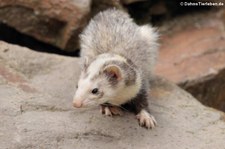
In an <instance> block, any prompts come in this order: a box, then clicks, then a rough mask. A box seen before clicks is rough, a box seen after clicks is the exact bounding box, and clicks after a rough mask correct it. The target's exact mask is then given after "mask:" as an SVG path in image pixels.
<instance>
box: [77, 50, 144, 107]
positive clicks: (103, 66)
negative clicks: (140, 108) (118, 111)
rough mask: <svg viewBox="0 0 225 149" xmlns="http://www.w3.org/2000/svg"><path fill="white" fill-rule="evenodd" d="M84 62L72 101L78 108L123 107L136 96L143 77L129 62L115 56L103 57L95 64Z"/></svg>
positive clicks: (98, 58)
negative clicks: (108, 105)
mask: <svg viewBox="0 0 225 149" xmlns="http://www.w3.org/2000/svg"><path fill="white" fill-rule="evenodd" d="M88 61H89V60H88V59H87V58H85V60H84V63H83V68H82V71H81V75H80V78H79V81H78V84H77V90H76V93H75V95H74V98H73V106H74V107H76V108H81V107H92V106H96V105H100V104H104V103H110V104H112V105H117V106H119V105H121V104H123V103H126V102H127V101H128V100H130V99H132V98H133V97H135V96H136V95H137V93H138V92H139V90H140V86H141V81H140V74H139V73H138V71H137V69H136V68H135V67H134V65H133V64H132V63H131V62H130V61H128V60H127V59H125V58H123V57H121V56H119V55H114V54H101V55H99V56H98V57H97V58H96V59H94V60H93V61H92V62H89V63H90V64H88Z"/></svg>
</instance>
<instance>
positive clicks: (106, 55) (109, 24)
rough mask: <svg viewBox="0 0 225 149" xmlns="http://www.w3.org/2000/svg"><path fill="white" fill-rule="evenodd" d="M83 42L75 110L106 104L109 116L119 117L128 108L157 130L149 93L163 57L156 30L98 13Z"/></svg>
mask: <svg viewBox="0 0 225 149" xmlns="http://www.w3.org/2000/svg"><path fill="white" fill-rule="evenodd" d="M80 38H81V40H80V44H81V58H82V71H81V75H80V78H79V81H78V88H77V90H76V93H75V95H74V99H73V104H74V107H77V108H80V107H90V106H96V105H101V106H102V109H103V113H105V114H106V115H113V114H118V113H119V112H116V111H118V108H117V107H122V108H125V109H129V110H131V111H132V112H134V113H135V114H136V115H137V118H138V119H139V123H140V124H141V125H142V126H145V127H147V128H152V127H154V126H155V125H156V121H155V119H154V117H153V116H152V115H151V114H150V113H149V110H148V99H149V95H148V90H149V79H150V77H151V76H152V69H153V68H154V65H155V62H156V56H157V47H158V44H157V39H158V34H157V33H156V31H155V29H154V28H152V27H151V26H150V25H143V26H138V25H137V24H135V23H134V22H133V20H132V19H131V18H130V17H129V15H128V14H127V13H125V12H122V11H120V10H116V9H109V10H106V11H103V12H100V13H99V14H97V15H96V16H95V17H94V18H93V19H92V20H91V21H90V23H89V25H88V26H87V27H86V28H85V30H84V31H83V33H82V34H81V35H80ZM115 109H116V110H115Z"/></svg>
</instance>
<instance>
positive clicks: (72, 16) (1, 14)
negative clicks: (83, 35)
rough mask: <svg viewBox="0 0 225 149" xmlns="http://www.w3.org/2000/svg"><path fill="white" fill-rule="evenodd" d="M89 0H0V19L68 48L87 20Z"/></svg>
mask: <svg viewBox="0 0 225 149" xmlns="http://www.w3.org/2000/svg"><path fill="white" fill-rule="evenodd" d="M89 11H90V0H73V1H70V0H38V1H36V0H29V1H27V0H0V22H3V23H5V24H7V25H9V26H11V27H13V28H15V29H16V30H17V31H19V32H21V33H24V34H27V35H29V36H32V37H34V38H36V39H38V40H40V41H43V42H46V43H50V44H52V45H54V46H56V47H59V48H61V49H64V50H67V51H71V50H75V49H76V48H77V47H78V44H77V35H78V34H79V32H80V31H81V29H82V28H83V26H84V25H85V24H86V23H87V19H88V17H87V15H88V13H89Z"/></svg>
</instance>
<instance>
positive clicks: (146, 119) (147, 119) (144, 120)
mask: <svg viewBox="0 0 225 149" xmlns="http://www.w3.org/2000/svg"><path fill="white" fill-rule="evenodd" d="M137 119H138V121H139V124H140V125H141V126H143V127H146V128H147V129H151V128H153V127H155V126H156V124H157V122H156V120H155V118H154V116H152V115H151V114H150V113H149V112H147V111H146V110H141V112H139V113H138V114H137Z"/></svg>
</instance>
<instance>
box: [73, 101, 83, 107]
mask: <svg viewBox="0 0 225 149" xmlns="http://www.w3.org/2000/svg"><path fill="white" fill-rule="evenodd" d="M73 106H74V107H75V108H81V107H82V102H81V101H80V100H77V101H76V100H75V101H74V102H73Z"/></svg>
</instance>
